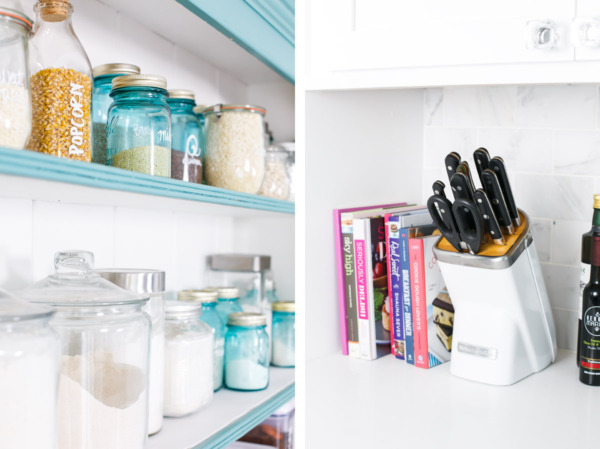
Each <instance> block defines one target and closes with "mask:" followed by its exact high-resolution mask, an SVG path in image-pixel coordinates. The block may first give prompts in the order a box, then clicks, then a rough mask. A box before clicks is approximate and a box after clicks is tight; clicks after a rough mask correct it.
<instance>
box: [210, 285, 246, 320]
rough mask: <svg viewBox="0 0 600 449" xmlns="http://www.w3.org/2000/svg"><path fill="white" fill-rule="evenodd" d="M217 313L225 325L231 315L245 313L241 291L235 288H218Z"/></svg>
mask: <svg viewBox="0 0 600 449" xmlns="http://www.w3.org/2000/svg"><path fill="white" fill-rule="evenodd" d="M217 296H218V300H219V302H218V303H217V307H216V309H217V313H218V314H219V317H220V318H221V320H222V321H223V322H224V323H227V317H228V316H229V314H231V313H236V312H243V311H244V310H243V309H242V306H241V305H240V290H239V289H237V288H235V287H218V289H217Z"/></svg>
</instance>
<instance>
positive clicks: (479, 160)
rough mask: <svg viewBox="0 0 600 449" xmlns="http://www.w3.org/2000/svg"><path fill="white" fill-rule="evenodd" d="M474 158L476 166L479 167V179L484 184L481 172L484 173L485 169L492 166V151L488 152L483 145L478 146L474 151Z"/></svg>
mask: <svg viewBox="0 0 600 449" xmlns="http://www.w3.org/2000/svg"><path fill="white" fill-rule="evenodd" d="M473 160H474V161H475V168H477V174H478V175H479V180H480V181H481V185H483V179H482V178H481V174H482V173H483V170H485V169H486V168H490V153H488V150H486V149H485V148H483V147H482V148H477V149H476V150H475V151H474V152H473Z"/></svg>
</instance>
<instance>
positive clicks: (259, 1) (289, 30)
mask: <svg viewBox="0 0 600 449" xmlns="http://www.w3.org/2000/svg"><path fill="white" fill-rule="evenodd" d="M177 2H178V3H180V4H181V5H183V6H185V7H186V8H187V9H188V10H190V11H191V12H193V13H194V14H195V15H197V16H198V17H200V18H201V19H203V20H205V21H206V22H208V23H209V24H210V25H211V26H213V27H214V28H216V29H217V30H219V31H220V32H221V33H223V34H224V35H225V36H227V37H229V38H231V39H232V40H233V41H234V42H236V43H237V44H238V45H239V46H240V47H242V48H244V49H245V50H246V51H248V52H249V53H251V54H253V55H254V56H256V57H257V58H258V59H259V60H260V61H262V62H263V63H265V64H266V65H267V66H269V67H271V68H272V69H273V70H275V71H276V72H277V73H279V74H280V75H281V76H282V77H284V78H285V79H286V80H288V81H289V82H291V83H294V82H295V66H294V57H295V34H294V20H295V10H294V3H293V2H290V1H278V0H219V1H214V0H177Z"/></svg>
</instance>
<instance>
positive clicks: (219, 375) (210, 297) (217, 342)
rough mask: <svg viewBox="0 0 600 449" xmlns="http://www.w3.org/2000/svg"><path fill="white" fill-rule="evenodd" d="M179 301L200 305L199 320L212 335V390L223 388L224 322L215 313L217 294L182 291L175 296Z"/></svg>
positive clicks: (203, 291) (202, 291) (209, 291)
mask: <svg viewBox="0 0 600 449" xmlns="http://www.w3.org/2000/svg"><path fill="white" fill-rule="evenodd" d="M177 298H178V299H179V300H180V301H195V302H199V303H200V304H202V315H201V316H200V319H201V320H202V321H204V322H205V323H206V324H208V325H209V326H210V327H211V328H212V330H213V334H214V341H213V390H214V391H217V390H220V389H221V387H222V386H223V355H224V354H225V331H226V327H225V321H223V320H222V319H221V317H220V316H219V314H218V313H217V302H218V299H217V292H216V291H214V290H183V291H180V292H179V293H178V295H177Z"/></svg>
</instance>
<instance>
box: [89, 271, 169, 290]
mask: <svg viewBox="0 0 600 449" xmlns="http://www.w3.org/2000/svg"><path fill="white" fill-rule="evenodd" d="M94 271H95V272H96V273H98V274H99V275H100V276H101V277H102V278H104V279H106V280H107V281H110V282H112V283H113V284H115V285H117V286H119V287H121V288H122V289H125V290H127V291H128V292H132V293H162V292H164V291H165V272H164V271H160V270H147V269H141V268H97V269H96V270H94Z"/></svg>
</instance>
